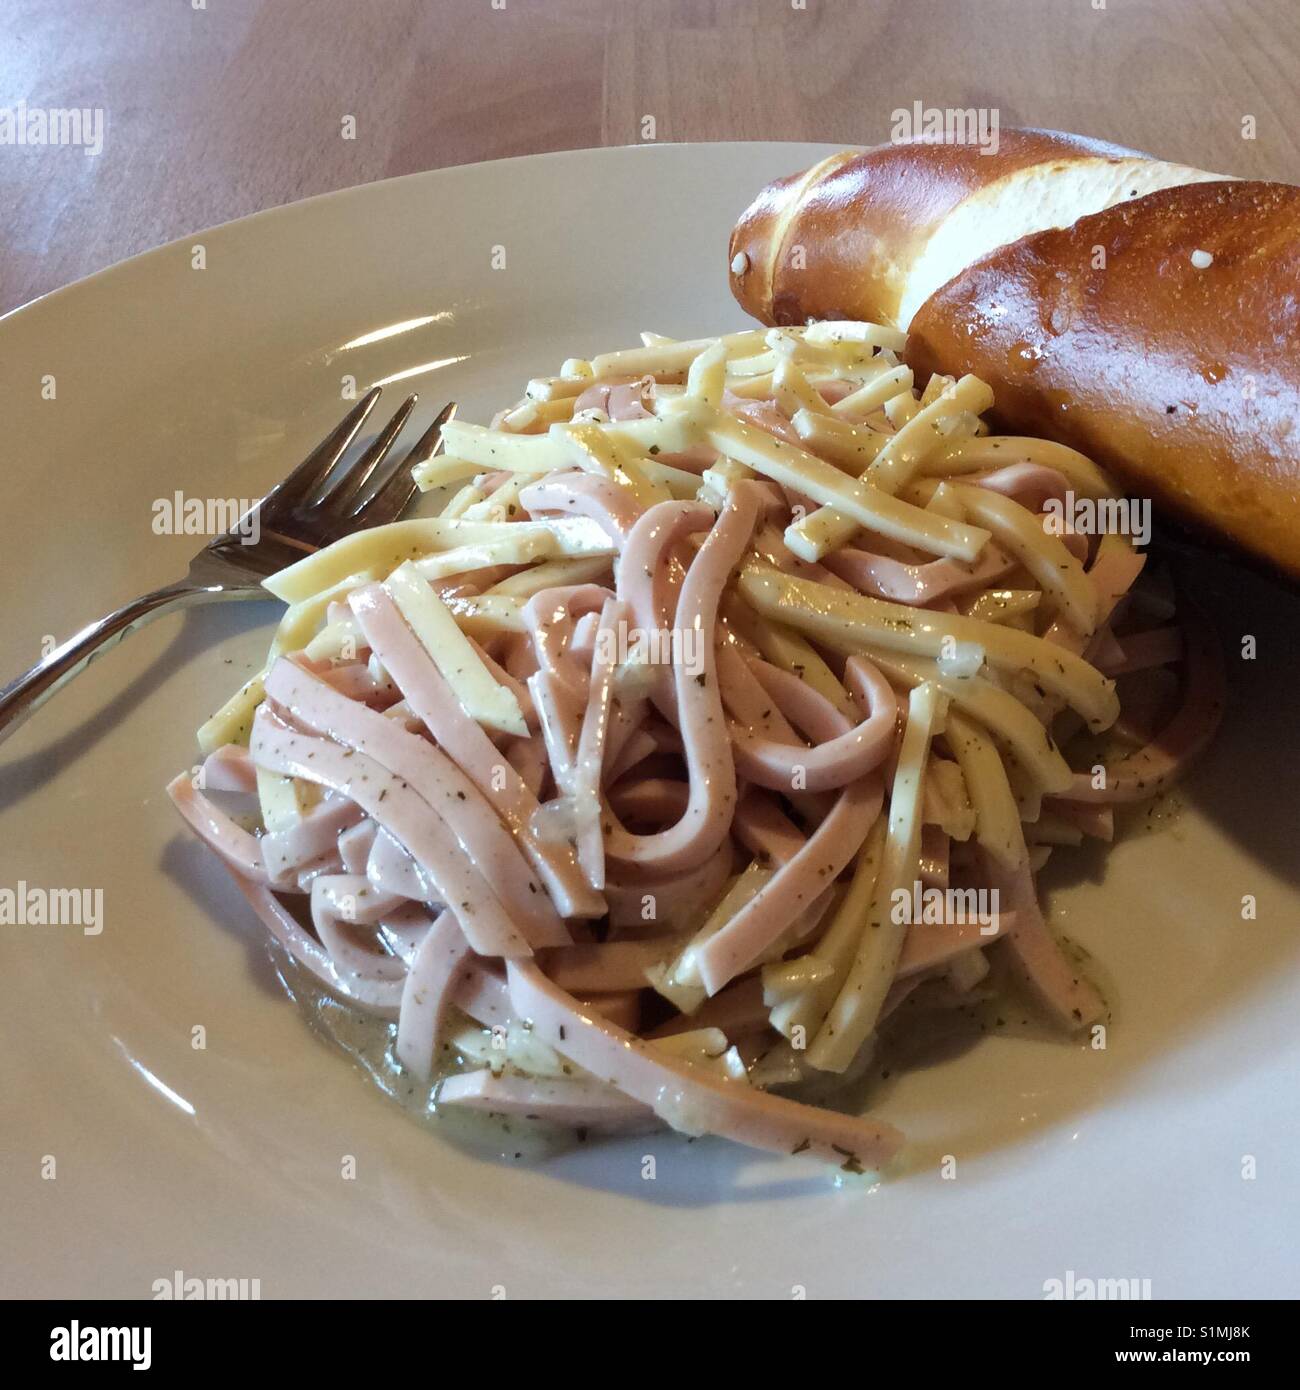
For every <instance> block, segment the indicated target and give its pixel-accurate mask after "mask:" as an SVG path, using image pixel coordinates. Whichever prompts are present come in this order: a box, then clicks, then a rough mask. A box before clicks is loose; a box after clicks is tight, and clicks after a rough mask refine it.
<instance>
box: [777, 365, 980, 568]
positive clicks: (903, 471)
mask: <svg viewBox="0 0 1300 1390" xmlns="http://www.w3.org/2000/svg"><path fill="white" fill-rule="evenodd" d="M992 404H993V392H992V391H991V390H990V389H989V387H988V386H987V385H986V384H985V383H984V382H982V381H981V380H980V379H979V378H978V377H976V376H964V377H962V379H961V380H960V381H959V382H957V383H956V385H954V386H953V387H951V388H950V389H949V390H947V391H945V392H944V394H943V395H942V396H940V397H939V398H938V399H936V400H933V401H931V402H930V404H929V405H927V406H925V407H924V408H923V409H918V411H917V412H916V414H915V415H913V416H912V418H911V419H909V420H908V421H907V422H906V423H905V424H904V425H902V427H901V428H900V429H899V430H898V432H897V433H896V434H895V435H893V436H892V438H890V439H889V440H888V441H886V443H885V444H884V446H883V447H882V448H881V449H880V450H879V451H878V452H877V453H876V454H875V455H874V456H873V457H872V459H871V461H870V462H869V463H868V465H867V469H866V473H865V474H864V475H863V481H864V482H866V483H869V484H870V485H872V486H873V487H875V488H878V489H879V490H880V491H881V492H884V493H888V494H889V495H890V496H891V497H892V496H894V495H895V494H896V493H897V492H898V490H899V488H901V487H902V486H903V484H904V483H905V482H907V481H908V479H909V478H910V477H911V476H912V474H913V473H914V472H915V471H916V469H917V468H919V467H920V465H921V463H922V462H923V461H924V460H925V459H926V458H927V457H929V455H931V454H933V453H934V452H935V451H936V450H937V449H939V448H941V447H942V446H943V445H944V443H945V442H946V441H947V439H948V434H947V433H946V428H947V425H948V423H949V422H950V421H951V419H952V417H953V416H955V415H960V414H963V413H967V412H969V413H971V414H974V415H977V416H978V415H979V414H980V413H981V412H982V411H985V410H987V409H988V408H989V406H991V405H992ZM818 500H819V501H820V500H821V499H820V498H819V499H818ZM839 512H840V514H839V515H836V514H835V511H834V510H833V509H832V510H829V511H827V510H823V511H818V512H814V513H813V514H812V515H811V516H808V517H805V518H804V519H803V520H802V521H798V522H795V524H794V525H793V526H792V527H791V528H790V530H791V533H792V534H793V535H795V536H797V537H799V539H800V541H801V542H802V544H803V545H804V546H805V547H806V548H808V549H813V548H815V549H816V551H817V554H816V556H815V557H814V558H817V559H820V558H821V557H822V556H823V555H825V554H826V553H827V552H828V551H830V550H835V549H837V548H838V547H839V546H841V545H844V544H845V543H846V542H848V541H849V540H851V539H852V536H853V533H854V532H855V531H856V530H857V529H858V526H859V525H860V524H861V523H860V522H859V521H858V519H857V518H856V516H855V515H854V514H853V513H852V512H850V511H849V510H848V509H847V508H840V509H839ZM976 519H977V520H978V518H976ZM787 543H788V544H789V546H790V548H791V550H793V551H794V552H795V554H797V555H804V550H801V549H800V548H799V547H798V546H796V545H795V543H794V542H793V541H789V542H787ZM805 558H807V557H805Z"/></svg>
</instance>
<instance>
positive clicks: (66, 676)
mask: <svg viewBox="0 0 1300 1390" xmlns="http://www.w3.org/2000/svg"><path fill="white" fill-rule="evenodd" d="M258 593H259V591H257V590H253V591H252V594H251V595H250V591H248V590H241V589H236V588H230V589H228V588H225V587H224V586H222V585H219V584H218V585H210V586H209V585H200V584H195V583H193V582H191V581H189V580H184V579H183V580H181V581H179V582H178V583H176V584H168V585H167V587H166V588H164V589H155V590H154V591H153V592H152V593H149V594H142V595H141V596H140V597H139V598H137V599H132V600H131V602H130V603H126V604H123V605H122V607H121V608H118V609H116V610H115V611H114V612H112V613H110V614H109V615H108V616H107V617H105V618H100V620H99V621H98V622H95V623H91V624H90V625H89V626H87V627H83V628H82V629H81V631H80V632H78V633H77V634H76V635H75V636H73V637H69V638H68V640H67V641H66V642H64V643H63V644H62V645H61V646H58V647H56V648H55V649H54V650H53V651H52V652H51V653H50V654H49V656H47V657H45V658H43V659H42V660H41V661H38V662H37V663H36V665H35V666H33V667H32V668H31V670H29V671H24V672H23V674H22V675H21V676H19V677H18V679H17V680H15V681H11V682H10V683H9V684H8V685H7V686H5V688H4V689H3V690H0V743H2V742H3V741H4V740H5V739H6V738H8V737H9V735H10V734H11V733H13V731H14V730H15V729H16V728H17V727H18V726H19V725H20V724H21V723H22V722H23V721H24V720H25V719H26V718H27V716H28V715H29V714H31V713H32V712H33V711H34V710H36V709H38V708H39V707H40V706H41V705H43V704H44V703H45V701H46V700H48V699H49V698H50V696H51V695H53V694H54V692H55V691H56V690H58V689H60V688H61V687H62V686H65V685H66V684H67V683H68V682H69V681H70V680H71V679H72V678H73V677H74V676H77V675H80V674H81V672H82V671H84V670H85V669H86V667H87V666H89V665H90V663H91V662H92V661H93V660H94V659H95V657H97V656H98V655H99V653H100V652H102V651H107V650H108V648H109V647H115V646H116V645H117V644H118V643H119V642H120V641H121V640H122V639H123V638H124V637H125V636H126V635H127V634H128V633H131V632H134V631H135V630H136V629H137V628H140V627H143V626H144V625H145V623H147V622H150V621H151V620H152V619H154V618H157V617H160V616H161V615H162V614H163V613H170V612H172V611H174V610H175V609H178V608H188V607H190V606H191V605H192V604H196V603H212V602H216V601H219V600H221V599H238V598H247V597H250V596H256V595H257V594H258Z"/></svg>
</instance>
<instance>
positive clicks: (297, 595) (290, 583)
mask: <svg viewBox="0 0 1300 1390" xmlns="http://www.w3.org/2000/svg"><path fill="white" fill-rule="evenodd" d="M508 437H509V436H507V435H502V436H501V438H503V439H505V438H508ZM519 437H520V438H523V439H537V438H543V437H544V436H538V435H521V436H519ZM510 530H511V536H512V539H514V540H518V541H522V538H523V537H525V536H529V535H540V534H542V533H549V534H550V536H551V538H552V541H551V543H552V546H553V548H552V550H551V552H550V553H549V555H548V556H547V558H556V559H558V558H559V557H560V556H561V555H607V554H609V553H611V552H610V541H609V537H608V536H606V534H605V533H604V531H602V530H601V528H600V527H599V526H598V525H597V524H596V523H595V522H594V521H591V520H590V519H588V518H587V517H582V516H571V517H554V518H550V519H548V520H545V521H519V522H514V523H512V525H511V528H510ZM500 538H501V527H500V525H498V524H495V523H493V522H486V521H459V520H450V521H449V520H444V519H443V518H442V517H415V518H412V519H411V520H410V521H394V522H392V523H390V524H389V525H387V526H375V527H372V528H371V529H370V530H368V531H355V532H353V533H352V534H351V535H349V536H344V537H343V538H342V539H341V540H337V541H335V542H334V544H333V545H331V546H328V547H327V548H326V549H324V550H318V551H316V552H315V553H314V554H312V555H308V556H307V557H306V558H305V559H302V560H299V561H298V562H297V563H296V564H292V565H290V566H289V567H288V569H283V570H281V571H280V572H279V573H278V574H273V575H271V576H270V577H269V578H268V579H265V580H263V581H262V586H263V588H265V589H266V590H268V591H269V592H270V593H272V594H274V595H275V596H276V598H279V599H283V600H284V601H285V602H286V603H297V602H300V601H301V600H304V599H309V598H312V597H313V596H314V595H318V594H320V593H321V591H322V590H324V589H328V588H329V587H330V586H331V585H337V584H338V583H339V582H340V581H341V580H343V579H345V578H346V577H347V576H348V575H351V574H354V573H355V572H357V571H361V570H366V571H369V572H370V573H372V574H374V575H384V574H388V573H390V572H391V571H392V570H394V569H396V568H397V566H398V565H400V564H401V563H402V562H403V561H404V560H411V559H415V558H416V557H417V556H421V555H429V554H432V553H435V552H437V551H440V550H448V549H450V548H451V547H453V546H457V545H484V544H491V543H492V542H494V541H497V540H500ZM308 636H310V634H308ZM305 640H306V638H304V641H305ZM299 645H302V644H301V643H300V644H299ZM282 650H293V649H292V648H291V647H286V648H282Z"/></svg>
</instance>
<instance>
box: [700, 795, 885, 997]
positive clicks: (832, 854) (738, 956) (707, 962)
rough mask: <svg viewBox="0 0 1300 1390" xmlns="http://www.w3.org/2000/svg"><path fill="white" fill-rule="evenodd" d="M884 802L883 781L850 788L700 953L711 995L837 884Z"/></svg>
mask: <svg viewBox="0 0 1300 1390" xmlns="http://www.w3.org/2000/svg"><path fill="white" fill-rule="evenodd" d="M883 800H884V789H883V786H882V784H881V781H880V778H879V777H865V778H863V779H862V780H861V781H858V782H854V783H852V784H851V785H850V786H848V787H846V788H845V789H844V791H843V792H842V793H841V794H840V797H839V799H838V800H837V801H836V803H835V805H834V807H833V808H832V809H831V812H830V814H829V815H828V816H827V817H826V819H825V820H824V821H822V823H821V824H820V825H819V826H818V827H817V829H816V830H815V831H813V833H812V834H811V835H810V836H809V837H808V841H807V843H806V844H805V845H804V846H803V848H802V849H800V850H799V852H798V853H797V854H796V855H795V856H794V858H793V859H791V860H790V862H789V863H788V864H784V865H782V866H781V868H780V869H778V870H777V872H776V873H775V874H773V876H772V877H771V878H770V879H769V880H768V881H767V883H765V884H764V885H763V887H762V888H761V889H759V891H758V892H757V893H756V894H755V895H754V897H752V898H751V899H750V900H749V902H747V903H746V904H745V906H744V907H742V908H741V909H740V911H739V912H738V913H736V915H735V916H734V917H733V918H732V919H731V920H730V921H729V922H728V923H727V924H726V925H725V926H724V927H722V929H721V930H720V931H718V932H715V933H714V935H713V936H711V937H710V938H709V939H708V940H707V941H706V942H704V944H703V945H702V946H700V947H699V948H698V950H697V951H696V955H695V959H696V964H697V966H698V968H699V972H700V979H701V980H702V981H703V982H704V987H705V989H706V990H708V992H709V993H710V994H716V993H717V992H718V991H719V990H720V989H721V988H722V987H723V985H725V984H727V983H728V982H729V981H731V980H734V979H735V978H736V976H737V975H739V974H741V973H742V972H743V971H745V970H747V969H748V968H749V967H750V966H751V965H753V964H754V963H755V961H757V960H758V958H759V957H760V956H761V955H762V954H763V952H764V951H765V950H767V948H768V947H769V946H771V945H772V944H773V943H774V942H775V941H776V939H777V938H778V937H779V936H780V935H781V933H782V932H783V931H785V929H786V928H787V927H789V926H790V925H791V923H792V922H794V920H795V919H796V918H797V917H798V915H799V914H800V913H801V912H804V911H805V910H806V909H807V908H809V907H810V906H811V905H812V904H813V903H814V902H815V900H816V899H817V898H819V897H820V896H821V894H822V893H824V892H825V891H826V889H828V888H829V887H830V886H831V884H833V883H834V882H835V879H836V878H837V877H838V875H839V874H840V872H841V871H842V870H843V868H844V867H845V865H846V864H848V862H849V860H851V859H852V858H853V856H854V855H855V854H857V852H858V850H859V849H860V848H861V846H862V842H863V840H865V839H866V838H867V832H868V831H869V830H870V829H871V827H872V826H873V825H874V824H875V822H876V818H877V817H878V816H879V815H880V808H881V805H882V803H883Z"/></svg>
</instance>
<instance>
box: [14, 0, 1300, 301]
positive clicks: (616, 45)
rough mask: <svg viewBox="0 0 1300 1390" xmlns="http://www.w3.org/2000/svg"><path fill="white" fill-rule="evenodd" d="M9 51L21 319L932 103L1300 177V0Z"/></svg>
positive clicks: (496, 6)
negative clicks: (522, 184)
mask: <svg viewBox="0 0 1300 1390" xmlns="http://www.w3.org/2000/svg"><path fill="white" fill-rule="evenodd" d="M0 54H2V55H3V59H2V61H0V238H2V239H0V311H3V310H7V309H10V308H12V307H14V306H15V305H18V304H21V303H24V302H25V301H26V300H28V299H31V298H33V297H34V296H36V295H39V294H43V293H45V292H46V291H48V290H51V289H54V288H56V287H58V286H59V285H62V284H66V283H68V282H69V281H71V280H74V279H77V278H79V277H80V276H82V275H86V274H89V273H90V272H92V271H95V270H98V269H100V268H102V267H103V266H106V265H109V264H111V263H112V262H114V261H117V260H120V259H122V258H123V257H126V256H129V255H133V254H134V253H136V252H138V251H143V250H146V249H148V248H149V247H151V246H156V245H158V244H160V243H162V242H165V241H168V240H171V239H172V238H174V237H178V236H183V235H186V234H188V233H190V232H193V231H196V230H198V229H200V228H202V227H205V226H210V225H211V224H213V223H216V222H222V221H225V220H227V219H229V218H233V217H240V216H243V215H244V214H246V213H251V212H256V211H258V210H260V209H263V208H268V207H273V206H275V205H277V204H280V203H286V202H290V201H293V200H294V199H297V198H304V197H307V196H309V195H311V194H315V193H323V192H327V191H329V190H331V189H336V188H343V187H346V186H349V185H351V184H357V183H363V182H366V181H369V180H372V179H380V178H387V177H390V176H392V175H396V174H405V173H410V172H412V171H414V170H420V169H430V168H437V167H439V166H445V165H450V164H461V163H467V162H470V161H474V160H482V159H499V158H502V157H503V156H507V155H519V154H531V153H534V152H537V151H543V150H558V149H570V148H576V147H582V146H590V145H609V144H627V143H635V142H638V141H640V140H642V139H645V138H647V137H649V138H653V139H656V140H659V141H684V140H827V141H842V142H844V143H845V144H871V143H876V142H878V141H880V140H883V139H886V138H888V135H889V132H890V125H891V113H892V112H893V111H894V110H896V109H898V108H911V107H912V105H913V103H915V102H918V101H919V102H921V103H922V104H923V105H924V106H927V107H971V106H974V107H983V108H989V109H992V110H996V111H997V112H998V119H999V121H1000V123H1001V125H1002V126H1004V127H1005V126H1010V125H1042V126H1054V127H1057V128H1060V129H1067V130H1076V131H1080V132H1083V133H1085V134H1088V135H1095V136H1101V137H1104V138H1107V139H1111V140H1116V141H1119V142H1121V143H1124V144H1128V145H1133V146H1136V147H1138V148H1140V149H1145V150H1148V151H1150V152H1152V153H1154V154H1158V155H1160V156H1162V157H1164V158H1168V159H1173V160H1179V161H1182V162H1185V163H1189V164H1195V165H1199V166H1201V167H1204V168H1210V169H1216V170H1220V171H1225V172H1232V173H1236V174H1241V175H1244V176H1247V177H1254V178H1276V179H1285V180H1290V181H1295V180H1297V179H1300V121H1297V115H1298V111H1297V107H1298V105H1300V103H1298V100H1297V95H1296V74H1297V72H1298V71H1300V5H1297V4H1296V3H1295V0H365V2H364V3H363V0H5V3H4V5H3V7H0ZM50 108H58V109H65V110H66V109H73V108H77V109H85V110H87V111H90V112H95V111H98V112H101V113H102V120H103V128H102V134H103V147H102V150H101V151H100V152H99V153H98V154H94V155H91V154H87V153H86V151H85V149H84V148H81V147H77V146H72V145H62V146H57V145H50V144H46V145H38V144H25V145H19V144H16V143H5V142H4V141H5V130H6V125H5V113H6V111H7V112H9V113H10V125H9V127H8V129H9V130H10V132H11V137H10V138H13V137H12V132H13V130H14V129H15V128H16V127H15V126H14V125H13V121H14V120H15V119H16V118H17V117H18V116H19V115H21V114H22V113H23V112H25V111H26V112H30V111H31V110H32V109H38V110H48V109H50ZM90 129H91V126H90V124H88V125H87V132H89V130H90ZM87 138H88V137H87Z"/></svg>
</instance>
